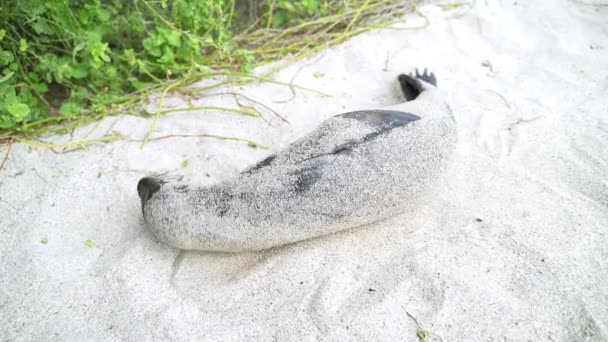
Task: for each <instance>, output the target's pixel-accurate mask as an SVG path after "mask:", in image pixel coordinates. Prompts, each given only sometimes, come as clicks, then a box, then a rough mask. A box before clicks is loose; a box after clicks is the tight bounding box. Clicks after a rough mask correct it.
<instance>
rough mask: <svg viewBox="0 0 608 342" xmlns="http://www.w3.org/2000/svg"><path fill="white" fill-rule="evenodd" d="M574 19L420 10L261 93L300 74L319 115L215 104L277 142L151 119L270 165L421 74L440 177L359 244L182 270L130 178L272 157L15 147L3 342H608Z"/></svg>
mask: <svg viewBox="0 0 608 342" xmlns="http://www.w3.org/2000/svg"><path fill="white" fill-rule="evenodd" d="M583 2H588V3H589V2H593V1H578V2H576V1H565V0H561V1H558V0H538V1H534V5H531V4H530V3H531V2H527V1H518V2H515V1H476V2H475V4H471V5H468V4H465V5H463V6H461V7H459V8H457V9H451V10H443V9H441V8H440V7H438V6H436V5H428V6H424V7H422V8H421V11H422V12H423V13H424V14H425V15H427V16H428V19H429V21H430V25H429V26H428V27H426V28H424V29H420V30H404V31H393V30H384V31H374V32H370V33H367V34H364V35H361V36H358V37H356V38H354V39H352V40H350V41H349V42H347V43H345V44H343V45H341V46H337V47H333V48H330V49H327V50H326V51H325V52H323V53H322V54H321V55H319V56H314V57H312V58H310V59H309V60H306V61H302V62H301V63H297V64H296V65H293V66H291V67H289V68H288V69H286V70H284V71H282V72H280V73H278V74H277V75H276V76H275V77H276V79H277V80H281V81H287V82H288V81H290V80H291V78H292V77H293V75H294V74H296V73H298V74H297V77H296V78H295V80H294V82H295V83H297V84H300V85H304V86H308V87H312V88H315V89H318V90H322V91H325V92H328V93H331V94H332V95H333V97H320V96H318V95H316V94H313V93H310V92H305V91H299V90H298V91H296V93H297V96H296V97H295V98H293V99H292V100H291V101H288V102H284V103H279V102H277V101H281V100H288V99H290V97H291V91H290V90H289V89H288V88H285V87H280V86H276V85H270V84H257V85H256V84H254V85H250V86H246V87H243V88H238V89H233V88H230V87H228V88H226V89H225V90H226V91H238V92H241V93H243V94H246V95H247V96H250V97H252V98H255V99H257V100H259V101H262V102H264V103H266V104H268V105H270V106H271V107H273V108H274V109H276V110H277V111H278V112H280V113H282V114H283V115H284V116H286V117H287V118H288V120H289V122H290V124H289V125H287V124H285V123H282V122H281V121H280V120H278V119H277V118H276V117H273V116H272V115H271V114H270V113H266V115H265V117H266V118H267V119H270V125H269V124H267V123H266V122H264V121H263V120H259V119H255V118H249V117H244V116H239V115H236V114H229V113H219V112H184V113H178V114H172V115H168V116H166V117H162V118H161V119H160V120H159V122H158V125H157V130H156V131H157V132H156V133H155V135H156V136H161V135H166V134H200V133H207V134H218V135H230V136H241V137H246V138H249V139H253V140H255V141H258V142H260V143H264V144H268V145H269V146H271V151H275V150H279V149H280V148H281V147H283V146H285V145H286V144H288V143H289V142H291V141H293V140H295V139H296V138H298V137H300V136H302V135H303V134H305V133H306V132H308V131H310V130H312V129H313V128H314V127H315V126H316V125H317V124H318V123H319V122H321V121H322V120H323V119H325V118H327V117H329V116H331V115H333V114H337V113H340V112H344V111H348V110H356V109H366V108H374V107H381V106H386V105H390V104H394V103H397V102H399V101H400V94H399V92H398V87H397V83H396V81H395V77H396V76H397V74H398V73H400V72H402V71H409V70H411V69H412V68H413V67H417V66H422V67H424V66H426V67H429V68H431V69H432V70H433V71H435V73H436V74H437V77H438V83H439V87H440V88H441V89H442V90H443V91H444V92H445V93H446V94H447V96H448V98H449V101H450V103H451V105H452V108H453V110H454V115H455V117H456V120H457V122H458V130H459V146H458V151H457V156H456V158H455V159H456V162H455V163H454V165H453V166H452V167H451V169H450V170H449V172H447V173H446V175H445V176H446V177H445V179H443V180H441V181H440V182H438V184H437V186H436V189H435V192H434V193H433V194H432V196H430V197H429V198H428V199H426V200H424V202H423V203H421V204H420V208H419V209H418V210H417V211H416V212H415V213H414V214H404V215H402V216H399V217H395V218H393V219H391V220H388V221H385V222H382V223H379V224H375V225H373V226H369V227H365V228H364V229H360V230H357V231H354V232H347V233H343V234H339V235H336V236H331V237H327V238H322V239H315V240H311V241H307V242H304V243H299V244H294V245H291V246H287V247H283V248H279V249H275V250H270V251H266V252H262V253H252V254H213V253H180V252H179V251H178V250H174V249H171V248H169V247H166V246H163V245H160V244H159V243H157V242H155V240H154V239H153V238H152V236H151V235H150V234H149V233H148V232H146V230H145V228H144V225H143V222H142V219H141V209H140V204H139V198H138V197H137V193H136V191H135V186H136V183H137V180H138V179H139V177H141V176H142V175H143V174H144V173H145V172H148V171H158V170H173V171H177V172H179V173H181V174H184V175H185V180H186V181H189V182H198V183H202V184H209V183H212V182H215V181H218V180H221V179H225V178H227V177H230V176H233V175H235V174H236V173H238V171H239V170H242V169H244V168H245V167H247V166H248V165H250V164H252V163H254V162H255V161H256V160H259V159H261V158H263V157H264V156H265V155H267V154H268V153H270V152H271V151H267V150H262V149H252V148H250V147H247V146H246V144H243V143H234V142H225V141H218V140H211V139H193V138H174V139H166V140H160V141H154V142H151V143H149V144H148V145H147V146H146V147H145V148H144V149H143V150H140V148H139V143H138V142H136V141H133V140H139V139H142V138H143V136H144V134H145V132H146V130H147V129H148V128H149V127H150V124H151V121H150V120H144V119H138V118H134V117H113V118H108V119H106V120H104V121H103V122H102V123H101V125H100V126H99V128H98V129H97V130H96V131H95V133H94V134H93V136H101V135H103V134H104V133H105V132H111V131H114V132H119V133H120V134H123V135H124V136H125V137H126V138H127V140H123V141H117V142H114V143H108V144H99V145H93V146H90V147H87V149H86V150H79V151H74V152H70V153H66V154H55V153H54V152H52V151H50V150H48V149H35V148H30V147H28V146H26V145H23V144H14V145H13V147H12V151H11V154H10V157H9V159H8V161H7V163H6V165H5V169H4V170H2V171H1V172H0V245H1V246H2V249H1V261H0V289H1V292H0V317H1V320H0V322H1V323H0V324H1V325H0V339H1V340H27V341H29V340H36V341H40V340H61V341H83V340H98V341H102V340H130V341H142V340H176V341H179V340H246V341H253V340H267V341H272V340H278V341H286V340H297V341H302V340H363V341H374V340H386V341H394V340H406V341H416V340H418V339H421V340H424V339H423V338H422V337H425V336H426V337H425V338H426V341H431V340H443V341H487V340H517V341H524V340H531V341H539V340H544V341H545V340H546V341H556V340H558V341H583V340H588V341H606V340H608V100H607V99H606V94H608V20H607V18H608V7H605V6H591V5H585V4H583ZM596 3H598V4H599V3H601V1H600V2H596ZM421 23H423V21H422V20H420V19H416V16H411V17H408V20H407V22H406V23H405V24H404V27H408V26H410V27H411V26H416V25H419V24H421ZM387 56H388V59H387ZM486 61H487V62H486ZM482 64H484V65H486V66H482ZM490 65H491V67H489V66H490ZM318 73H322V74H323V77H319V78H317V77H315V76H314V75H315V74H317V76H318V75H319V74H318ZM192 102H193V104H195V105H224V106H232V105H233V100H232V98H231V97H230V96H225V97H214V98H200V99H195V100H193V101H192ZM166 103H167V104H168V105H182V106H183V105H185V102H183V101H182V100H180V99H173V100H168V101H167V102H166ZM91 128H92V127H88V128H82V129H79V130H77V132H75V134H74V136H75V137H82V136H84V135H85V134H86V133H88V132H89V131H90V129H91ZM48 139H49V140H52V141H66V140H67V139H69V137H52V138H50V137H49V138H48ZM4 152H6V146H3V147H2V148H0V156H3V155H4ZM184 160H188V161H189V166H188V167H186V168H184V169H181V168H180V164H181V163H182V161H184ZM477 219H480V220H481V222H478V220H477ZM42 239H47V240H48V243H46V244H43V243H41V240H42ZM85 240H94V241H95V242H96V243H97V246H96V247H92V248H91V247H86V246H85ZM414 317H415V319H414ZM416 321H417V322H416ZM417 331H418V335H419V336H420V337H418V336H417Z"/></svg>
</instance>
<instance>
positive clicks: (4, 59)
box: [0, 50, 15, 65]
mask: <svg viewBox="0 0 608 342" xmlns="http://www.w3.org/2000/svg"><path fill="white" fill-rule="evenodd" d="M14 60H15V56H13V54H12V53H10V52H9V51H4V50H0V65H9V64H10V63H11V62H13V61H14Z"/></svg>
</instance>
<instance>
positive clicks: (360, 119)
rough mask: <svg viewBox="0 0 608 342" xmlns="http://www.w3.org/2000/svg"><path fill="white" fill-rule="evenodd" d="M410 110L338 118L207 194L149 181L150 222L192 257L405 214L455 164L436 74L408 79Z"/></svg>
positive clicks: (141, 188)
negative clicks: (192, 252) (193, 252)
mask: <svg viewBox="0 0 608 342" xmlns="http://www.w3.org/2000/svg"><path fill="white" fill-rule="evenodd" d="M398 81H399V83H400V86H401V89H402V91H403V94H404V96H405V98H406V100H407V102H405V103H402V104H398V105H394V106H391V107H387V108H384V109H375V110H362V111H356V112H350V113H345V114H340V115H337V116H334V117H332V118H330V119H328V120H326V121H324V122H323V123H321V125H320V126H319V127H318V128H317V129H316V130H314V131H313V132H311V133H310V134H308V135H306V136H304V137H303V138H301V139H299V140H297V141H295V142H294V143H292V144H291V145H289V146H288V147H287V148H285V149H284V150H282V151H281V152H279V153H277V154H274V155H271V156H269V157H267V158H265V159H264V160H262V161H260V162H259V163H257V164H256V165H254V166H252V167H250V168H248V169H247V170H245V171H243V172H242V173H240V174H239V175H238V176H237V177H235V178H232V179H228V180H225V181H223V182H220V183H218V184H215V185H211V186H207V187H191V186H189V185H185V184H175V183H172V182H171V183H170V182H167V181H166V180H165V179H163V177H160V176H148V177H144V178H142V179H141V180H140V181H139V183H138V185H137V191H138V194H139V197H140V198H141V205H142V211H143V216H144V220H145V222H146V224H147V226H148V228H149V229H150V230H151V231H152V232H153V233H154V235H155V236H156V237H157V238H158V239H159V240H160V241H161V242H164V243H166V244H168V245H171V246H174V247H177V248H180V249H184V250H203V251H222V252H240V251H253V250H263V249H267V248H271V247H275V246H280V245H284V244H288V243H293V242H297V241H301V240H305V239H310V238H313V237H317V236H321V235H326V234H331V233H335V232H339V231H343V230H346V229H349V228H354V227H358V226H361V225H364V224H367V223H371V222H374V221H378V220H380V219H383V218H386V217H389V216H391V215H395V214H397V213H399V212H403V211H404V210H406V209H408V208H412V207H413V206H415V204H416V199H417V198H418V197H419V196H420V195H421V194H423V193H424V192H425V191H427V190H428V188H429V187H432V186H433V182H434V181H435V180H436V178H437V176H438V175H439V174H440V173H441V172H443V170H444V169H445V167H446V164H447V163H448V159H449V157H450V155H451V154H452V151H453V148H454V145H455V142H456V134H455V123H454V119H453V117H452V113H451V110H450V107H449V106H448V104H447V103H446V102H445V101H444V100H443V98H442V96H441V94H440V93H439V91H437V89H436V84H437V81H436V79H435V75H434V74H433V73H427V71H426V70H425V71H424V73H423V74H419V73H418V70H416V74H415V75H411V74H410V75H406V74H402V75H399V77H398Z"/></svg>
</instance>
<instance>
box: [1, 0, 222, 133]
mask: <svg viewBox="0 0 608 342" xmlns="http://www.w3.org/2000/svg"><path fill="white" fill-rule="evenodd" d="M233 8H234V1H230V0H223V1H218V0H203V1H200V0H175V1H167V0H163V1H138V0H133V1H121V0H114V1H104V2H102V1H101V0H81V1H67V0H50V1H40V0H20V1H7V2H3V4H2V5H0V22H1V23H2V29H0V129H19V127H20V126H22V125H24V124H27V123H31V122H36V121H40V120H44V119H47V118H48V117H49V116H55V117H59V118H69V117H70V116H73V115H79V114H83V113H84V114H87V113H90V112H103V111H107V110H108V109H109V105H110V104H112V103H114V102H116V100H117V99H119V98H121V97H124V95H125V94H129V93H132V92H133V91H136V90H140V89H144V88H146V87H149V86H151V85H153V84H157V83H159V82H162V81H163V80H166V79H173V78H178V77H181V76H184V75H187V74H188V73H192V72H194V71H201V70H205V68H206V65H207V64H208V63H207V60H205V57H204V56H205V54H209V53H216V56H217V57H218V58H219V59H221V58H223V57H225V56H227V55H229V53H230V52H231V51H230V50H231V49H232V47H233V46H232V45H230V39H231V35H232V34H231V32H230V30H229V28H230V21H231V18H232V15H233Z"/></svg>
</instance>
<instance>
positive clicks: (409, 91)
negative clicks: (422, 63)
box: [397, 69, 437, 101]
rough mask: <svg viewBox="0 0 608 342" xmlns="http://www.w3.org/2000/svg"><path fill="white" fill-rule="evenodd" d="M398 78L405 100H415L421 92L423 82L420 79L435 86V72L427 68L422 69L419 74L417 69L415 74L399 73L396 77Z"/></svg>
mask: <svg viewBox="0 0 608 342" xmlns="http://www.w3.org/2000/svg"><path fill="white" fill-rule="evenodd" d="M397 79H398V80H399V84H400V85H401V91H402V92H403V96H404V97H405V99H406V100H407V101H412V100H415V99H416V98H417V97H418V95H420V93H421V92H423V91H424V88H425V86H424V84H422V82H420V80H422V81H424V82H426V83H429V84H432V85H433V86H435V87H436V86H437V78H435V74H433V73H432V72H431V73H429V72H428V70H427V69H424V72H423V73H422V74H420V73H419V72H418V69H416V74H415V75H412V74H411V73H410V74H409V75H407V74H401V75H399V77H398V78H397Z"/></svg>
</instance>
